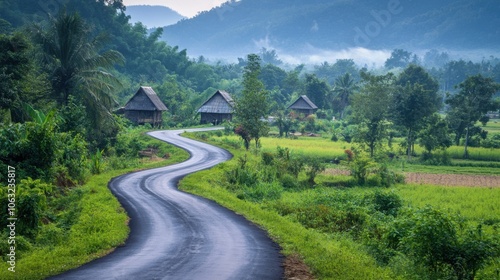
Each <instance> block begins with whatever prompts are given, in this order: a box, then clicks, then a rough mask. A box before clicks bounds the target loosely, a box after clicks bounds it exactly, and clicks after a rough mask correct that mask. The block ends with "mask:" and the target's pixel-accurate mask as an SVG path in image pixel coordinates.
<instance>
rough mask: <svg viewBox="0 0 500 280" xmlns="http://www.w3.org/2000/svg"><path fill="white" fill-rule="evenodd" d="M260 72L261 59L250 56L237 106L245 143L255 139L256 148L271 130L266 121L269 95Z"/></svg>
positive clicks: (236, 114) (236, 113)
mask: <svg viewBox="0 0 500 280" xmlns="http://www.w3.org/2000/svg"><path fill="white" fill-rule="evenodd" d="M260 71H261V68H260V57H259V56H258V55H256V54H249V55H248V63H247V65H246V66H245V70H244V74H243V92H242V95H241V97H240V98H238V99H237V100H236V106H235V117H236V120H237V125H238V126H239V127H240V130H241V131H242V134H240V135H242V137H243V135H245V138H244V140H245V141H249V140H248V139H249V137H251V139H254V140H255V146H256V147H258V146H259V140H260V138H261V137H262V136H263V135H265V134H266V133H267V132H268V130H269V127H268V124H267V122H266V121H265V118H267V114H268V111H269V108H268V107H269V105H268V100H267V99H268V98H267V95H268V94H267V91H266V90H265V88H264V84H263V83H262V82H261V81H260V80H259V74H260ZM247 149H248V146H247Z"/></svg>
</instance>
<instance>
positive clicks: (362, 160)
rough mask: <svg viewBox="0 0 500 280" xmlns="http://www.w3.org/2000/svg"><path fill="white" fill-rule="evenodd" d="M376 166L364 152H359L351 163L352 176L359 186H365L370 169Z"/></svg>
mask: <svg viewBox="0 0 500 280" xmlns="http://www.w3.org/2000/svg"><path fill="white" fill-rule="evenodd" d="M374 166H375V163H374V162H373V161H372V159H371V158H370V157H368V156H367V155H365V154H364V153H362V152H357V153H356V154H355V155H354V157H353V160H352V161H351V162H350V163H349V169H350V171H351V176H353V177H354V179H355V180H356V182H357V183H358V184H359V185H364V184H365V183H366V181H367V179H368V175H369V174H370V169H371V168H373V167H374Z"/></svg>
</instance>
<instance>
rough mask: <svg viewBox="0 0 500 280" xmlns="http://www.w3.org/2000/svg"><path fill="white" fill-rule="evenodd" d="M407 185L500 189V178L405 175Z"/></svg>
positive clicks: (329, 172) (330, 172)
mask: <svg viewBox="0 0 500 280" xmlns="http://www.w3.org/2000/svg"><path fill="white" fill-rule="evenodd" d="M325 174H327V175H331V176H335V175H350V172H349V170H345V169H333V168H332V169H327V170H326V171H325ZM405 178H406V183H409V184H428V185H438V186H450V187H458V186H460V187H482V188H500V176H488V175H464V174H430V173H413V172H407V173H405Z"/></svg>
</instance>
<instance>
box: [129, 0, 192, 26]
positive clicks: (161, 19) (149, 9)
mask: <svg viewBox="0 0 500 280" xmlns="http://www.w3.org/2000/svg"><path fill="white" fill-rule="evenodd" d="M125 14H127V15H128V16H130V22H131V23H136V22H141V23H142V24H144V25H145V26H147V27H148V28H154V27H164V26H169V25H172V24H175V23H176V22H178V21H179V20H182V19H184V18H186V17H184V16H183V15H181V14H179V13H178V12H177V11H175V10H173V9H171V8H169V7H165V6H160V5H130V6H126V10H125Z"/></svg>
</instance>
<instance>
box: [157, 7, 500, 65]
mask: <svg viewBox="0 0 500 280" xmlns="http://www.w3.org/2000/svg"><path fill="white" fill-rule="evenodd" d="M499 12H500V6H499V5H498V2H497V1H495V0H479V1H467V0H447V1H429V0H425V1H412V0H401V1H396V0H391V1H369V0H362V1H343V0H336V1H325V0H314V1H288V0H279V1H277V0H256V1H254V0H242V1H232V2H230V3H226V4H224V5H223V6H221V7H219V8H215V9H212V10H211V11H209V12H205V13H202V14H200V15H198V16H196V17H195V18H193V19H188V20H184V21H181V22H179V23H178V24H176V25H173V26H169V27H168V28H166V29H165V33H164V35H163V37H162V38H163V39H164V40H166V41H167V42H170V43H173V44H176V45H179V46H181V47H183V48H188V49H189V50H191V52H193V53H197V54H205V55H212V54H213V55H219V56H221V55H224V54H228V53H229V54H233V55H234V54H238V55H239V53H238V51H239V50H242V51H246V52H251V51H255V49H256V45H260V46H266V45H267V47H273V48H276V49H280V50H283V51H285V52H287V53H297V52H298V53H300V52H302V51H304V49H308V48H310V47H315V48H322V49H334V50H335V49H337V50H338V49H345V48H352V47H364V48H368V49H394V48H406V49H411V50H416V49H431V48H448V49H460V50H462V49H478V48H480V49H488V48H490V49H491V48H495V47H496V46H498V45H499V43H500V41H499V38H500V36H499V35H500V34H499V32H500V31H499V30H498V28H497V26H499V25H500V19H499V17H498V13H499ZM187 35H188V36H187ZM257 49H258V47H257Z"/></svg>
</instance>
